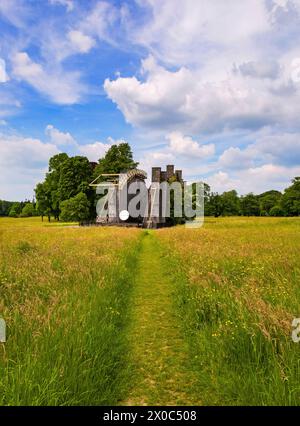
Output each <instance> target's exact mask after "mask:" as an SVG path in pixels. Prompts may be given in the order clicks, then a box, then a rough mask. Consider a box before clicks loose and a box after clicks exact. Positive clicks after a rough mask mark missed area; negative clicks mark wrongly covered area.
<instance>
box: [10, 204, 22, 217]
mask: <svg viewBox="0 0 300 426" xmlns="http://www.w3.org/2000/svg"><path fill="white" fill-rule="evenodd" d="M23 206H24V203H22V202H18V201H17V202H15V203H13V205H12V206H11V208H10V211H9V217H18V216H19V215H20V214H21V211H22V209H23Z"/></svg>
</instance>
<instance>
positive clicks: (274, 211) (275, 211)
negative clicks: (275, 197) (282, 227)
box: [269, 205, 285, 217]
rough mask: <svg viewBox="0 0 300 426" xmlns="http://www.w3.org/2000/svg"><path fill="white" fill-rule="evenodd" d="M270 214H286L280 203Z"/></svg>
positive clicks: (278, 215)
mask: <svg viewBox="0 0 300 426" xmlns="http://www.w3.org/2000/svg"><path fill="white" fill-rule="evenodd" d="M269 215H270V216H277V217H280V216H285V214H284V210H283V209H282V207H281V206H280V205H277V206H273V207H272V208H271V209H270V211H269Z"/></svg>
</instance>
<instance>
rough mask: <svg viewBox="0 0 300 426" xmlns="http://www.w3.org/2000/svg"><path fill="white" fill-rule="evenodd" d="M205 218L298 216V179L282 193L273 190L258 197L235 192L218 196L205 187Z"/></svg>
mask: <svg viewBox="0 0 300 426" xmlns="http://www.w3.org/2000/svg"><path fill="white" fill-rule="evenodd" d="M204 205H205V215H206V216H215V217H218V216H299V215H300V177H295V178H294V179H293V180H292V185H291V186H289V187H288V188H286V189H285V190H284V192H283V193H281V192H279V191H275V190H271V191H267V192H264V193H262V194H260V195H254V194H253V193H250V194H247V195H243V196H238V194H237V192H236V191H235V190H232V191H227V192H223V194H218V193H216V192H211V191H210V187H209V186H208V185H205V204H204Z"/></svg>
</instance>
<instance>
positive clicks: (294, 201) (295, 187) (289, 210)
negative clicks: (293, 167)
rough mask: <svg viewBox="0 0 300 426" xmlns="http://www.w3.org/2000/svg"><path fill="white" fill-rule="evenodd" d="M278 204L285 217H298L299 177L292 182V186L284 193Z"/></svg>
mask: <svg viewBox="0 0 300 426" xmlns="http://www.w3.org/2000/svg"><path fill="white" fill-rule="evenodd" d="M280 204H281V207H282V209H283V211H284V213H285V214H286V215H287V216H299V215H300V177H295V178H294V179H293V180H292V185H291V186H289V187H288V188H287V189H286V190H285V191H284V194H283V196H282V199H281V203H280Z"/></svg>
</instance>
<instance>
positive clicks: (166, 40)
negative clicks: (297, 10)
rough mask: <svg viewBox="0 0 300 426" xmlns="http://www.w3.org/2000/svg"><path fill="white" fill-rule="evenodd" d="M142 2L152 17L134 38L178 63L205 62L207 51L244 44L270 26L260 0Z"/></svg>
mask: <svg viewBox="0 0 300 426" xmlns="http://www.w3.org/2000/svg"><path fill="white" fill-rule="evenodd" d="M139 5H140V6H141V7H142V8H144V9H146V8H147V9H148V11H149V19H148V20H147V21H146V23H144V22H143V23H142V25H140V26H136V27H135V28H134V29H133V30H132V34H131V37H132V38H133V40H134V41H135V42H136V43H139V44H142V45H144V46H145V47H146V48H147V49H148V50H149V51H150V52H152V53H153V54H154V55H155V56H156V57H157V58H159V59H160V60H162V61H163V62H167V63H171V64H174V65H176V66H178V65H180V64H181V65H182V64H187V63H195V62H196V63H199V62H200V63H201V62H202V63H203V62H204V61H205V57H207V52H208V51H216V49H217V48H220V47H221V49H222V48H223V49H224V48H226V49H228V47H229V48H230V49H232V45H233V44H239V45H240V46H244V45H245V44H247V43H248V41H249V39H250V38H253V37H255V36H258V35H260V34H263V33H265V32H267V31H268V30H270V28H271V25H270V21H269V11H268V9H267V7H266V4H265V2H264V1H261V0H244V1H243V2H239V1H236V0H227V1H226V2H222V1H211V0H201V1H194V0H185V1H182V0H171V1H161V0H146V1H144V0H139Z"/></svg>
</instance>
